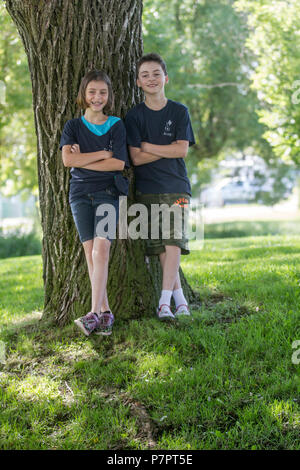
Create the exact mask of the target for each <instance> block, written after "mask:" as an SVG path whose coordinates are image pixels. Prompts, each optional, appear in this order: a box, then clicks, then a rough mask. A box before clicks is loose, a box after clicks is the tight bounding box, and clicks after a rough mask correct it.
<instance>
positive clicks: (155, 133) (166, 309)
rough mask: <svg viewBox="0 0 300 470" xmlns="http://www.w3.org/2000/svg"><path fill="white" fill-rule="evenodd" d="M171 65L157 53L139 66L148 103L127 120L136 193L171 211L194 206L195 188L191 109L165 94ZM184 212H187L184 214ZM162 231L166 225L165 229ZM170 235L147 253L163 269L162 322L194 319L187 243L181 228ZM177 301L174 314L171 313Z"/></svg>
mask: <svg viewBox="0 0 300 470" xmlns="http://www.w3.org/2000/svg"><path fill="white" fill-rule="evenodd" d="M168 81H169V78H168V74H167V69H166V64H165V63H164V61H163V59H162V58H161V57H160V56H159V55H158V54H147V55H145V56H143V57H142V58H141V59H140V60H139V62H138V64H137V85H138V86H139V87H140V88H141V89H142V90H143V92H144V94H145V101H144V102H143V103H140V104H138V105H137V106H135V107H134V108H132V109H131V110H130V111H129V112H128V113H127V116H126V118H125V126H126V131H127V142H128V145H129V151H130V156H131V159H132V162H133V165H134V167H135V168H134V170H135V181H136V195H137V199H138V201H139V202H141V203H143V204H145V205H147V207H148V208H150V207H151V204H168V206H169V207H171V206H174V204H175V205H177V206H178V205H179V206H180V207H182V208H183V207H186V206H187V205H188V204H189V199H190V195H191V186H190V182H189V179H188V177H187V172H186V167H185V163H184V158H185V157H186V155H187V152H188V148H189V145H193V144H194V143H195V141H194V135H193V130H192V127H191V123H190V117H189V113H188V109H187V108H186V106H184V105H182V104H180V103H177V102H175V101H172V100H169V99H167V98H166V96H165V90H164V87H165V84H166V83H168ZM182 212H183V211H182ZM160 229H161V227H160ZM170 235H171V236H170V237H166V238H167V239H164V237H163V236H160V239H159V240H157V239H156V240H155V239H152V240H151V239H149V240H147V251H146V253H147V255H154V254H158V255H159V257H160V263H161V266H162V271H163V282H162V292H161V297H160V299H159V305H158V308H157V316H158V318H159V319H161V320H163V319H174V318H175V317H178V316H179V315H190V312H189V308H188V306H187V301H186V299H185V297H184V294H183V291H182V288H181V283H180V277H179V271H178V270H179V264H180V254H181V253H182V254H188V253H189V250H188V240H187V239H186V237H185V234H184V232H183V230H182V233H181V234H180V235H181V239H178V237H174V227H173V229H171V232H170ZM172 295H173V297H174V300H175V305H176V311H175V316H174V314H173V313H172V311H171V309H170V304H171V297H172Z"/></svg>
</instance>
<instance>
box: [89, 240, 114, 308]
mask: <svg viewBox="0 0 300 470" xmlns="http://www.w3.org/2000/svg"><path fill="white" fill-rule="evenodd" d="M109 251H110V241H109V240H107V239H105V238H98V237H97V238H95V239H94V244H93V250H92V261H93V273H92V282H91V283H92V312H95V313H100V311H101V306H102V305H103V301H104V300H107V299H105V290H106V283H107V276H108V261H109Z"/></svg>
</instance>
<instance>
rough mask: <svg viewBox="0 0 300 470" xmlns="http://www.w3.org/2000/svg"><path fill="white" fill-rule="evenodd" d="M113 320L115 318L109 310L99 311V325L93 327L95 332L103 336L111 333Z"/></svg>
mask: <svg viewBox="0 0 300 470" xmlns="http://www.w3.org/2000/svg"><path fill="white" fill-rule="evenodd" d="M114 321H115V318H114V316H113V314H112V313H111V312H110V311H109V310H107V311H106V312H102V313H100V315H99V326H98V327H97V328H96V329H95V334H96V335H104V336H109V335H111V333H112V327H113V323H114Z"/></svg>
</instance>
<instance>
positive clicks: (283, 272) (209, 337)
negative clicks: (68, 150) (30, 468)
mask: <svg viewBox="0 0 300 470" xmlns="http://www.w3.org/2000/svg"><path fill="white" fill-rule="evenodd" d="M182 266H183V269H184V271H185V274H186V276H187V278H188V280H189V282H190V283H191V285H192V286H193V287H194V288H195V289H196V290H198V291H199V292H200V295H201V298H202V304H201V307H200V309H198V310H196V309H195V310H194V311H193V316H192V318H190V319H185V320H181V321H177V322H176V323H174V324H172V325H166V324H162V323H159V321H158V320H156V318H155V317H153V318H150V319H149V318H148V319H144V320H140V321H138V320H131V321H129V322H126V323H125V322H121V321H118V319H117V320H116V324H115V328H114V332H113V335H112V336H111V337H108V338H103V337H98V336H97V337H93V336H92V337H90V338H85V337H84V336H81V335H80V333H79V332H78V331H77V330H76V329H75V327H74V326H73V325H72V324H71V325H69V326H66V327H64V328H56V329H54V328H53V327H50V326H49V325H47V324H45V323H43V322H42V321H39V319H40V317H41V314H40V313H39V312H40V311H41V310H42V305H43V290H42V268H41V258H40V256H28V257H23V258H10V259H4V260H1V262H0V296H1V297H0V298H1V301H0V322H1V340H2V341H3V343H2V350H3V348H4V347H5V361H4V360H3V364H2V365H0V383H1V389H0V395H1V397H0V406H1V408H0V448H1V449H110V450H113V449H116V450H117V449H149V448H151V449H154V450H155V449H300V396H299V389H300V380H299V372H300V365H297V364H295V363H294V362H295V360H294V361H293V360H292V355H293V353H295V351H294V350H293V348H292V343H293V342H294V341H296V340H300V322H299V298H300V240H299V238H297V237H296V236H268V237H263V236H261V237H248V238H246V237H245V238H241V239H238V238H234V239H233V238H232V239H230V238H226V239H215V240H214V239H211V240H208V241H206V243H205V246H204V249H203V250H201V251H196V250H195V251H192V253H191V255H190V256H188V257H183V258H182ZM115 313H116V312H115ZM116 317H117V313H116ZM294 356H295V354H294ZM299 357H300V353H299ZM0 359H1V358H0Z"/></svg>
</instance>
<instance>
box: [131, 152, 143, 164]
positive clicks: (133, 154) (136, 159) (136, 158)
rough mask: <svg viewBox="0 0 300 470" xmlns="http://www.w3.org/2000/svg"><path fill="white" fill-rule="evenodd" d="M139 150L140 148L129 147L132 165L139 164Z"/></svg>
mask: <svg viewBox="0 0 300 470" xmlns="http://www.w3.org/2000/svg"><path fill="white" fill-rule="evenodd" d="M140 152H141V150H140V149H138V148H131V149H130V158H131V161H132V164H133V166H138V165H140V164H141V162H140V159H139V156H140Z"/></svg>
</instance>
